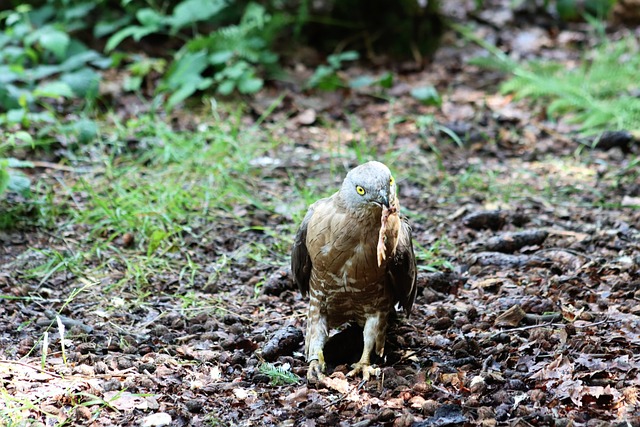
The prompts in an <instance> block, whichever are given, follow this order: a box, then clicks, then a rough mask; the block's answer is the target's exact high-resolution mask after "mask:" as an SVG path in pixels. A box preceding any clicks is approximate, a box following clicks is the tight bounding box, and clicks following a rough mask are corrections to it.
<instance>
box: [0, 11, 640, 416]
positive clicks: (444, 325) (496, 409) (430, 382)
mask: <svg viewBox="0 0 640 427" xmlns="http://www.w3.org/2000/svg"><path fill="white" fill-rule="evenodd" d="M462 18H465V19H469V18H470V17H468V16H466V17H461V19H462ZM516 18H517V17H515V16H514V15H513V14H511V15H510V16H501V17H499V19H500V20H501V21H500V22H498V21H497V19H498V17H497V15H493V16H489V15H487V16H482V17H478V18H477V22H478V25H479V26H478V33H480V34H483V35H484V37H485V38H486V39H488V40H494V41H497V42H499V44H500V45H501V47H502V48H504V49H506V50H510V51H511V52H515V53H516V54H519V55H520V56H522V57H527V56H529V55H536V56H543V57H544V56H547V57H553V58H556V59H561V60H566V61H571V60H573V59H575V57H577V55H578V54H577V51H576V50H575V49H573V46H574V45H573V44H572V42H571V40H574V39H580V40H585V38H584V37H585V33H586V29H585V27H584V26H580V25H578V24H576V25H573V26H569V27H566V28H564V27H563V28H559V29H558V28H554V29H553V31H551V30H550V29H548V28H545V27H544V26H541V25H540V23H539V22H535V21H536V20H535V19H533V18H532V19H531V20H530V21H531V22H530V23H529V24H522V22H523V20H522V19H521V17H520V18H519V19H516ZM516 20H517V21H518V28H517V30H516V29H515V27H514V26H515V22H516ZM524 22H526V20H524ZM503 26H505V27H511V28H512V29H511V30H510V31H503V30H504V28H503ZM479 52H481V49H480V48H478V47H474V46H473V45H469V44H468V43H466V42H463V41H462V40H461V39H460V38H459V37H458V36H456V35H455V34H447V35H445V37H444V40H443V46H442V48H441V49H440V50H439V51H438V52H437V53H436V56H435V58H434V60H433V62H432V64H431V65H429V66H428V67H427V68H426V69H425V70H424V71H418V72H416V71H412V72H407V73H401V74H399V78H398V79H397V81H396V82H395V84H394V87H393V88H392V89H391V91H393V95H394V96H395V97H397V98H396V99H397V101H396V102H394V103H393V104H389V103H388V102H383V101H381V100H379V99H377V98H376V97H374V96H368V95H366V94H362V93H358V94H356V93H351V92H344V91H339V92H332V93H328V94H314V95H312V96H308V97H305V96H302V95H300V94H290V95H287V97H288V99H289V100H290V101H289V102H287V103H285V104H283V105H284V106H283V107H281V108H280V109H279V110H278V111H276V112H275V114H274V116H273V117H274V118H273V120H274V121H277V120H279V118H281V117H286V116H292V115H293V116H294V118H295V117H296V115H298V116H299V115H302V114H303V113H304V112H305V111H306V113H305V114H307V116H303V117H302V118H301V119H299V121H298V122H297V123H295V125H292V126H289V127H285V129H284V130H283V131H284V132H286V134H287V136H288V137H289V138H290V139H291V140H293V141H296V143H295V144H294V145H293V146H292V145H289V144H286V145H282V146H279V147H276V148H275V149H274V150H273V152H272V153H270V157H271V160H273V161H271V162H268V165H267V166H264V167H262V170H261V171H260V174H261V175H263V176H264V177H265V179H264V188H263V190H265V191H278V190H277V186H278V185H280V184H281V185H284V186H285V188H286V185H285V184H283V183H285V182H287V178H288V176H290V175H293V176H294V177H296V179H297V180H299V181H300V182H305V181H307V180H310V179H311V178H312V179H313V181H314V182H317V183H318V185H320V184H324V185H326V186H328V187H333V188H337V185H338V184H339V181H336V180H335V177H332V176H331V175H330V174H329V172H328V169H327V168H326V167H323V166H322V165H326V164H327V163H328V162H329V161H330V158H329V157H330V155H329V154H328V148H327V144H331V143H332V142H331V141H336V140H339V141H343V142H342V143H343V144H355V143H356V142H355V141H356V140H357V138H358V135H354V134H352V133H351V130H350V129H351V128H350V120H357V121H358V123H359V125H360V126H361V127H362V128H363V129H366V131H367V139H368V140H369V141H370V142H369V144H370V146H372V147H375V149H376V150H377V151H378V152H379V153H383V152H386V151H387V150H389V148H390V147H391V149H392V150H398V151H399V152H402V153H403V154H402V155H401V156H400V157H398V158H396V159H395V160H394V168H395V169H397V170H413V171H416V170H421V169H422V170H423V171H424V172H423V173H422V174H421V173H414V174H413V175H412V176H411V179H407V178H403V177H402V176H401V174H400V173H397V172H396V177H397V179H398V180H399V188H400V190H399V191H400V192H399V197H400V200H401V203H402V206H403V210H404V211H405V212H406V213H407V214H408V216H409V218H410V222H411V225H412V227H413V236H414V241H415V242H416V244H417V245H420V246H421V247H424V248H427V249H429V248H433V245H434V244H437V245H439V246H438V247H437V251H436V252H437V255H434V259H421V260H420V261H419V262H420V263H421V265H422V266H423V267H426V266H428V265H429V266H431V268H429V269H426V268H422V269H421V271H420V273H419V276H418V281H419V285H420V287H419V290H418V296H417V300H416V304H415V306H414V309H413V312H412V313H411V316H410V317H409V318H406V317H405V316H404V315H401V314H399V315H398V318H397V319H396V320H395V321H394V323H393V325H392V327H391V330H390V331H389V335H388V339H387V344H386V354H385V357H384V358H383V360H378V365H379V366H380V367H381V368H382V374H381V376H380V377H379V378H373V379H371V380H370V381H368V382H366V383H363V382H361V381H360V380H359V379H358V378H347V377H346V376H345V373H346V372H348V370H349V364H350V363H351V362H353V361H354V360H356V359H357V358H358V356H359V346H361V345H362V344H361V342H360V340H361V331H359V330H358V329H357V328H354V327H348V328H344V329H343V330H341V331H340V332H339V333H338V334H337V335H335V336H334V337H333V338H332V341H331V342H330V344H328V347H327V348H326V351H325V353H326V355H327V361H328V363H329V370H328V373H329V374H330V375H329V376H328V378H327V379H326V380H325V381H323V382H322V383H319V384H315V385H313V384H307V382H306V380H305V375H306V362H305V360H304V356H303V354H302V352H303V336H304V332H305V315H306V307H307V302H306V301H305V300H303V299H302V297H301V296H300V294H299V292H297V290H296V289H295V288H294V285H293V283H292V281H291V277H290V272H289V271H288V270H287V268H286V267H283V266H282V265H278V264H277V263H275V262H274V263H270V262H269V260H267V261H266V262H254V261H252V260H249V259H246V258H243V256H242V251H243V248H244V247H245V246H246V245H247V244H249V243H251V242H256V241H257V242H260V243H263V244H265V245H267V246H269V245H271V244H273V243H274V242H273V238H272V237H271V236H270V235H268V234H266V233H261V232H260V231H257V230H256V229H255V228H254V229H252V230H249V231H247V230H246V228H245V226H246V225H249V224H251V225H264V226H265V227H269V228H270V229H273V230H276V231H277V230H284V229H286V230H290V229H291V228H290V227H287V228H285V227H283V224H285V223H287V221H290V220H291V218H290V215H289V214H287V213H283V214H282V215H271V214H267V213H264V212H260V211H259V210H256V209H249V210H247V211H246V212H244V213H243V215H244V216H243V217H242V220H237V219H231V218H229V219H225V218H219V219H218V221H216V222H215V223H211V224H202V225H196V226H195V227H201V230H205V229H208V232H207V233H208V234H207V239H206V242H204V243H203V242H200V241H195V240H194V241H189V240H188V239H187V240H186V244H187V248H186V250H188V251H189V254H190V259H191V260H192V262H195V263H198V264H199V265H201V266H202V267H203V271H204V272H208V273H209V274H210V273H211V272H213V271H216V269H217V268H220V266H221V262H222V261H221V260H225V269H224V271H223V272H222V273H221V274H220V276H219V277H218V278H217V280H216V281H215V282H214V283H212V284H210V285H209V286H208V287H204V286H203V287H202V288H198V289H187V288H185V285H184V283H185V282H184V281H183V280H182V278H181V277H178V276H176V277H173V276H167V275H165V274H163V272H162V271H157V272H156V274H155V275H154V276H153V277H149V278H148V280H149V282H150V283H151V284H152V285H153V290H152V292H149V293H148V294H147V295H146V297H145V298H144V299H143V300H141V301H139V304H138V306H137V309H136V310H134V311H131V310H128V309H124V308H123V309H122V310H118V309H116V310H112V311H108V312H107V311H105V310H103V305H104V302H105V301H106V300H108V301H109V303H110V305H113V306H115V307H118V301H125V300H126V299H127V298H131V297H132V295H129V294H127V293H126V292H125V293H110V292H109V291H108V289H109V284H110V283H113V281H114V280H117V279H118V274H120V273H119V270H120V269H121V268H122V266H119V265H116V264H114V265H109V266H108V269H107V270H108V271H109V272H110V274H108V275H105V276H104V277H103V278H102V279H100V280H99V281H97V282H91V281H89V280H87V279H85V278H82V277H78V276H77V275H74V274H71V273H68V272H65V271H64V269H59V270H57V271H56V272H55V273H54V274H52V275H51V276H50V277H47V278H46V280H43V281H41V282H40V281H37V280H33V279H25V276H24V272H25V271H26V269H27V266H28V265H30V264H29V263H31V262H35V261H34V260H25V259H23V258H21V254H24V253H25V251H26V250H27V249H28V248H41V249H43V248H49V247H65V245H68V244H69V242H71V244H72V245H74V244H77V245H82V244H86V243H84V242H83V236H82V235H81V234H76V235H65V236H64V240H65V241H64V242H63V241H61V239H60V236H58V235H56V233H55V232H54V231H51V230H12V231H0V242H1V245H0V293H2V294H3V295H4V296H5V297H3V299H2V303H0V380H1V381H2V384H3V387H4V388H5V389H6V391H7V392H8V394H5V395H3V396H2V399H4V400H5V403H4V405H5V407H9V406H10V405H11V404H12V403H11V402H14V403H13V404H15V402H16V401H15V400H14V399H18V398H21V396H22V397H24V396H31V397H32V398H35V399H36V400H35V403H34V407H32V408H24V409H23V413H24V414H25V416H26V417H28V418H30V419H31V420H33V423H34V424H36V423H38V422H41V423H43V424H44V425H93V426H102V425H146V426H152V425H168V423H170V425H173V426H188V425H191V426H200V425H210V426H218V425H220V426H222V425H224V426H226V425H229V426H231V425H239V426H262V425H265V426H272V425H273V426H309V427H311V426H335V425H344V426H453V425H461V426H462V425H465V426H466V425H483V426H493V425H510V426H530V425H531V426H546V425H556V426H571V425H576V426H577V425H585V426H605V425H620V426H628V425H634V426H635V425H638V426H640V404H639V403H638V398H639V397H638V390H639V388H638V387H640V304H639V301H640V210H638V208H637V206H635V204H634V203H633V201H634V200H636V201H637V200H638V197H639V196H640V183H639V182H638V181H637V179H638V178H637V174H636V173H635V172H634V171H633V170H630V169H629V168H628V167H627V166H628V165H629V162H630V159H631V158H632V157H633V156H634V155H635V156H637V153H638V148H639V146H638V145H635V146H633V147H631V149H630V150H622V149H621V148H619V147H614V148H611V149H609V150H593V151H592V150H588V149H584V150H579V149H580V147H581V142H580V140H579V138H578V137H576V136H575V134H573V133H572V132H571V131H572V130H573V129H571V128H570V127H569V126H568V125H567V124H566V123H563V122H562V121H560V122H552V121H547V120H546V119H545V117H544V116H543V115H541V114H540V110H539V109H536V108H532V107H530V106H529V105H528V104H527V102H525V101H516V100H514V99H512V97H510V96H508V95H499V94H496V93H497V90H496V83H498V82H499V80H500V78H502V77H503V76H502V75H500V74H497V73H496V72H493V71H488V70H485V69H481V68H479V67H475V66H472V65H468V64H467V62H468V59H469V58H470V57H472V56H473V55H475V54H477V53H479ZM361 71H362V70H361V69H359V68H358V67H357V66H353V67H352V68H350V69H348V70H346V73H347V74H349V75H357V74H358V73H360V72H361ZM418 84H433V85H435V86H436V87H437V88H438V89H439V90H440V92H441V93H442V96H443V105H442V108H441V109H439V110H437V109H434V108H433V107H426V106H423V105H421V104H420V103H418V102H417V101H416V100H415V99H413V98H412V97H411V96H410V95H409V92H410V90H411V88H412V87H415V86H416V85H418ZM283 90H284V89H283V88H282V87H280V86H279V85H277V84H276V85H274V86H273V87H270V88H268V89H267V90H266V91H265V93H264V94H263V95H261V96H262V97H264V99H262V100H260V99H259V100H257V101H255V105H253V108H254V109H255V113H256V114H259V113H260V105H268V101H269V99H272V98H273V97H276V96H278V95H279V94H281V93H282V91H283ZM261 101H262V102H261ZM309 110H312V111H313V114H314V115H315V114H317V115H318V116H319V117H322V118H323V120H324V123H323V125H318V123H317V122H316V121H315V120H309V118H308V115H309V114H312V113H309V112H308V111H309ZM432 113H433V114H435V117H436V119H437V120H438V122H439V123H443V124H445V125H447V126H449V128H451V129H456V130H458V131H459V132H460V133H461V134H464V135H465V138H464V141H465V145H464V146H462V147H460V146H458V145H456V144H455V143H453V142H451V141H450V140H448V138H447V137H446V135H444V134H442V133H439V132H433V133H430V134H427V133H425V131H424V129H419V128H418V127H416V126H415V122H412V121H407V122H402V121H399V122H398V123H397V124H396V126H394V127H393V134H390V130H391V129H390V127H389V125H388V123H389V120H390V118H393V117H401V116H403V115H425V114H432ZM305 117H306V118H305ZM292 123H294V122H293V121H292ZM338 136H339V137H338ZM328 141H329V142H328ZM389 141H391V143H390V142H389ZM390 144H391V145H390ZM434 147H437V148H438V150H439V151H440V155H439V156H435V155H434V151H433V148H434ZM567 157H568V158H570V159H571V158H572V159H573V160H574V161H572V162H566V161H563V160H562V159H566V158H567ZM438 159H439V162H440V164H436V163H438ZM355 164H356V162H355V160H354V161H353V162H350V163H348V164H344V165H341V166H345V168H344V170H347V169H348V168H350V167H352V166H355ZM469 170H475V171H477V173H478V174H480V176H483V177H492V178H491V180H489V181H486V182H489V183H490V185H489V186H487V187H486V188H483V187H482V186H480V187H478V186H474V185H473V183H470V182H469V180H472V179H473V176H470V174H469ZM57 173H58V174H59V176H60V179H64V177H65V173H66V172H64V171H58V172H57ZM447 177H448V178H447ZM451 177H453V179H452V178H451ZM518 185H520V186H523V185H524V186H527V187H529V192H528V193H527V194H529V196H527V197H513V198H510V197H508V193H509V192H510V191H513V192H514V194H516V193H518V194H521V193H522V190H521V189H520V188H519V187H518V188H516V186H518ZM488 194H491V197H489V196H488ZM496 194H502V196H501V197H496ZM454 195H455V196H454ZM292 203H296V202H295V201H292ZM634 206H635V207H634ZM243 209H244V208H243ZM514 233H519V234H514ZM194 234H197V233H194ZM17 260H18V261H19V262H18V261H17ZM36 261H37V260H36ZM221 271H222V270H221ZM263 279H266V282H264V284H263V285H262V286H260V287H259V288H256V284H258V283H260V282H261V281H262V280H263ZM74 289H76V290H77V289H79V291H78V292H77V293H76V294H73V298H71V297H70V295H72V293H73V290H74ZM256 289H257V291H256ZM189 292H190V295H192V298H194V299H195V300H201V301H205V302H206V303H205V306H204V307H203V306H202V305H201V306H197V307H195V306H194V307H195V308H193V310H190V309H189V308H186V309H185V301H184V298H179V297H178V296H179V295H186V294H187V293H189ZM10 296H14V297H15V299H12V298H10ZM23 296H31V297H32V298H30V299H27V300H25V299H21V298H20V297H23ZM121 305H122V307H125V304H124V303H122V304H121ZM56 313H60V315H61V321H62V323H63V324H64V326H65V328H66V330H67V340H65V341H64V343H65V346H66V347H65V349H64V350H65V351H64V352H63V351H62V350H63V349H62V346H61V344H62V343H61V340H60V335H59V326H58V324H57V320H56ZM45 331H48V341H49V356H48V358H47V360H46V364H45V365H44V366H43V365H42V364H41V363H40V349H41V348H42V341H41V338H42V337H43V334H44V332H45ZM63 354H64V356H65V359H66V360H64V359H63ZM265 361H268V362H271V363H273V365H274V366H279V367H281V368H282V369H284V370H289V371H290V372H292V373H294V374H296V375H297V376H298V377H299V381H298V383H295V384H279V385H276V384H273V381H274V380H273V378H274V376H273V375H269V373H268V372H265V370H264V368H263V366H264V365H263V363H264V362H265ZM0 405H2V403H1V402H0ZM56 423H61V424H56ZM65 423H66V424H65Z"/></svg>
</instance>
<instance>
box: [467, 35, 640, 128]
mask: <svg viewBox="0 0 640 427" xmlns="http://www.w3.org/2000/svg"><path fill="white" fill-rule="evenodd" d="M454 28H455V29H456V30H458V31H459V32H460V33H462V34H463V35H464V36H465V37H467V38H468V39H470V40H473V41H474V42H476V43H478V44H479V45H481V46H482V47H484V48H486V49H487V50H488V51H489V52H490V53H491V56H488V57H483V58H476V59H475V60H474V61H473V62H474V63H475V64H478V65H482V66H485V67H489V68H497V69H500V70H502V71H504V72H506V73H507V74H508V79H507V80H506V81H505V82H504V83H503V84H502V85H501V87H500V90H501V91H502V92H503V93H513V94H515V96H516V99H525V98H526V99H529V100H531V101H532V102H534V103H536V104H538V105H541V106H543V108H544V110H545V112H546V114H547V115H548V116H549V117H550V118H552V119H555V120H565V121H566V122H568V123H571V124H575V125H576V126H577V127H578V129H579V130H580V132H581V133H582V134H584V135H592V134H597V133H600V132H602V131H605V130H627V131H630V132H632V133H638V132H640V98H639V97H638V93H637V92H638V90H639V86H638V70H639V69H640V43H638V41H637V40H636V39H635V38H633V37H626V38H624V39H622V40H619V41H607V40H606V39H604V38H603V39H602V41H601V42H599V44H598V45H597V46H596V47H595V48H594V49H591V50H586V51H585V52H584V54H583V58H582V60H581V61H578V62H577V64H576V65H575V66H573V67H570V68H568V69H567V65H566V63H562V62H557V61H551V60H532V61H528V62H526V63H523V64H521V63H517V62H515V61H514V60H512V59H511V58H510V57H509V56H507V55H506V54H504V53H503V52H502V51H500V50H499V49H498V48H496V47H495V46H493V45H491V44H489V43H488V42H486V41H484V40H481V39H480V38H478V37H477V36H475V35H474V34H472V33H471V31H470V30H469V29H467V28H465V27H462V26H457V25H454Z"/></svg>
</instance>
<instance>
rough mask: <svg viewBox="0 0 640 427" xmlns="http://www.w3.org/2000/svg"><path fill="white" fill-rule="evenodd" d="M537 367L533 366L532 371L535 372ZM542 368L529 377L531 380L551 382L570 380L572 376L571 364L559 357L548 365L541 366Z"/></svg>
mask: <svg viewBox="0 0 640 427" xmlns="http://www.w3.org/2000/svg"><path fill="white" fill-rule="evenodd" d="M537 366H540V364H538V365H536V366H534V367H533V368H532V370H535V369H536V367H537ZM542 366H543V368H542V369H540V370H538V371H537V372H535V373H533V374H532V375H531V378H533V379H536V380H551V379H562V378H567V379H568V378H571V377H572V376H573V363H571V362H570V361H569V360H567V359H566V358H564V357H562V355H559V356H558V357H557V358H556V359H554V360H553V361H551V362H550V363H548V364H544V363H543V364H542Z"/></svg>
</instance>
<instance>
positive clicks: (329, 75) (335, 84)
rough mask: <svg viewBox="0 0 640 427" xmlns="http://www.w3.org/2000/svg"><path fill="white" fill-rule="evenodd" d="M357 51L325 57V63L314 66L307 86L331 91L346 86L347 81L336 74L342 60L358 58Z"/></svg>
mask: <svg viewBox="0 0 640 427" xmlns="http://www.w3.org/2000/svg"><path fill="white" fill-rule="evenodd" d="M359 56H360V55H358V52H356V51H347V52H342V53H336V54H333V55H329V56H328V57H327V65H320V66H318V68H316V71H315V72H314V73H313V75H312V76H311V78H310V79H309V81H308V82H307V87H308V88H317V89H321V90H327V91H332V90H336V89H338V88H341V87H347V86H348V83H347V81H346V80H345V79H344V78H343V77H342V76H340V75H339V74H338V71H340V69H341V68H342V64H343V62H346V61H355V60H357V59H358V58H359Z"/></svg>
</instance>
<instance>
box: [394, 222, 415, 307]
mask: <svg viewBox="0 0 640 427" xmlns="http://www.w3.org/2000/svg"><path fill="white" fill-rule="evenodd" d="M416 275H417V268H416V257H415V255H414V253H413V241H412V239H411V227H409V224H407V223H406V222H405V221H400V232H399V234H398V246H397V248H396V253H395V256H393V257H392V258H391V259H390V260H389V263H388V264H387V283H389V284H390V285H391V287H392V289H393V295H394V297H395V300H396V302H398V303H400V305H401V306H402V308H404V311H405V313H406V314H407V315H409V313H410V312H411V308H412V307H413V302H414V301H415V299H416V290H417V288H416Z"/></svg>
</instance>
